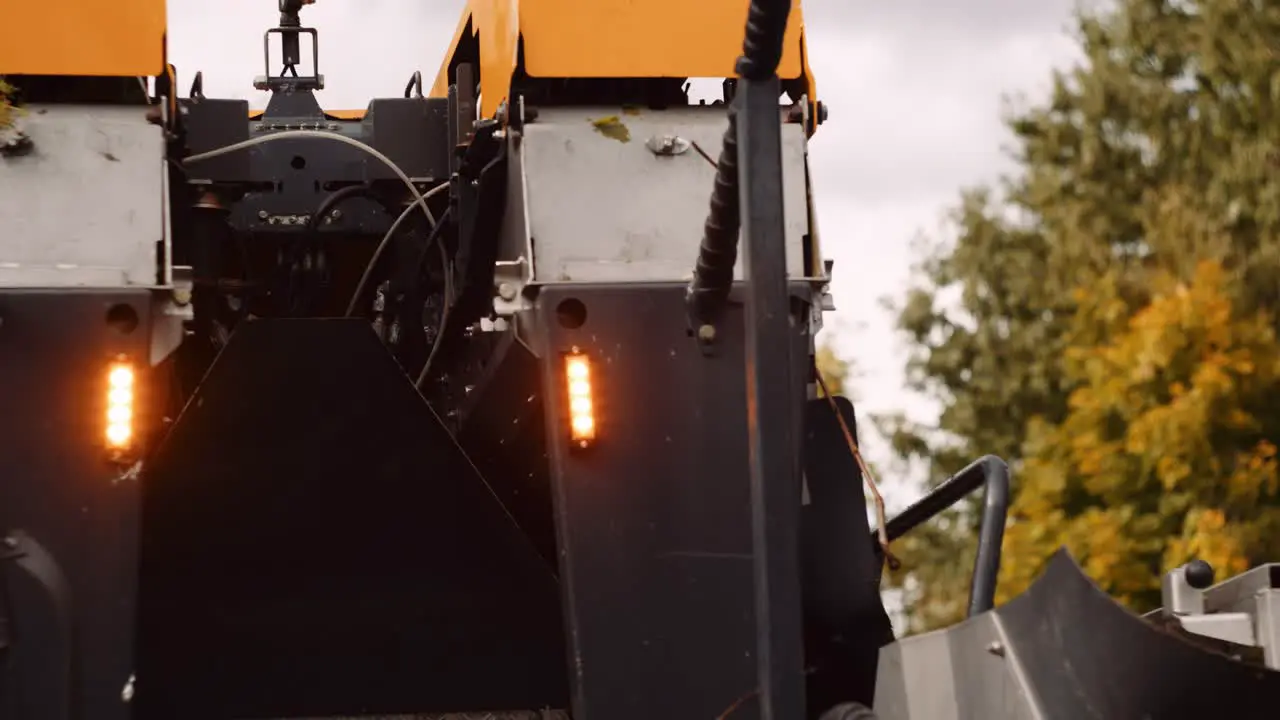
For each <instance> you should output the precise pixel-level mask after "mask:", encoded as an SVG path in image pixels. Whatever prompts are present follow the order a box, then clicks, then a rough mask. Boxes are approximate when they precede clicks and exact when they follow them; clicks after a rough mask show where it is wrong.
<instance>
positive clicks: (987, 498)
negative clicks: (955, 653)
mask: <svg viewBox="0 0 1280 720" xmlns="http://www.w3.org/2000/svg"><path fill="white" fill-rule="evenodd" d="M980 487H985V488H986V492H985V493H984V495H983V501H982V527H981V528H980V529H979V531H978V556H977V558H976V559H975V560H974V564H973V579H972V581H971V583H970V585H969V617H973V616H974V615H979V614H981V613H984V612H986V611H988V610H990V609H992V608H994V607H995V604H996V580H997V578H998V576H999V574H1000V546H1001V544H1002V543H1003V542H1004V526H1005V521H1006V520H1007V519H1008V517H1009V465H1008V463H1006V462H1005V461H1004V460H1001V459H1000V458H998V457H996V456H995V455H987V456H985V457H982V458H979V459H978V460H976V461H974V462H973V463H970V465H969V466H968V467H966V468H965V469H963V470H961V471H960V472H958V473H956V474H955V475H952V476H951V477H949V478H947V479H946V480H944V481H943V482H942V484H941V485H939V486H938V487H936V488H934V489H933V491H932V492H930V493H929V494H928V495H926V496H924V497H923V498H921V499H920V500H919V501H918V502H916V503H915V504H913V505H912V506H911V507H908V508H907V509H906V510H903V511H902V513H900V514H899V515H898V516H897V517H895V518H893V519H892V520H890V521H889V522H888V523H887V524H886V525H885V531H886V532H887V533H888V536H889V539H890V540H894V539H896V538H899V537H902V536H903V535H905V534H907V533H908V532H910V531H911V530H912V529H914V528H916V527H917V526H919V525H922V524H923V523H925V522H928V521H929V520H932V519H933V518H935V517H937V516H938V515H940V514H942V513H943V512H944V511H946V510H947V509H949V508H950V507H952V506H953V505H955V504H956V503H958V502H960V501H961V500H963V499H964V498H965V496H967V495H969V494H970V493H972V492H973V491H975V490H977V489H978V488H980ZM873 537H874V536H873Z"/></svg>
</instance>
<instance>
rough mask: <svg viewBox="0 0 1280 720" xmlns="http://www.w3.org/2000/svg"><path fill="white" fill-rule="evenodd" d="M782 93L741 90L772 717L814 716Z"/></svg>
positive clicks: (765, 676)
mask: <svg viewBox="0 0 1280 720" xmlns="http://www.w3.org/2000/svg"><path fill="white" fill-rule="evenodd" d="M780 95H781V85H780V83H779V81H778V78H777V76H776V74H775V75H772V76H770V77H769V78H767V79H763V80H752V79H747V78H743V79H742V81H741V82H740V83H739V86H738V92H737V102H738V103H739V106H738V164H739V168H740V169H739V173H740V174H739V198H740V201H741V205H740V207H741V208H742V210H741V213H742V215H741V216H742V235H743V239H744V241H745V244H746V252H745V253H744V255H743V271H744V275H745V277H746V294H747V297H746V341H747V342H746V354H747V357H746V370H747V373H746V374H747V426H748V432H749V438H748V450H749V453H750V467H751V523H752V545H753V551H754V557H755V620H756V661H757V667H758V677H759V682H760V706H761V717H762V718H763V719H764V720H794V719H795V718H801V717H804V716H805V692H804V671H803V665H804V641H803V624H802V618H801V608H800V571H799V520H800V482H799V468H800V463H799V445H798V443H797V441H798V438H797V437H796V436H795V431H794V428H795V426H796V422H795V421H796V418H795V417H794V416H793V407H794V403H793V398H792V396H791V393H792V383H791V373H792V363H791V354H790V353H791V350H790V342H789V336H790V334H791V320H790V316H791V302H790V299H789V298H788V294H787V266H786V250H785V245H784V242H783V239H784V237H785V231H786V225H785V217H784V212H783V196H782V114H781V112H782V111H781V109H780V108H779V105H778V97H779V96H780Z"/></svg>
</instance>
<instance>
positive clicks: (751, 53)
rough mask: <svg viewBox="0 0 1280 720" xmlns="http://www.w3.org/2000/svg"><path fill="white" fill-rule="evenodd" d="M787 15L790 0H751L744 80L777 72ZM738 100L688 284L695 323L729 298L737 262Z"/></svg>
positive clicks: (741, 61) (741, 63) (709, 318)
mask: <svg viewBox="0 0 1280 720" xmlns="http://www.w3.org/2000/svg"><path fill="white" fill-rule="evenodd" d="M790 14H791V0H752V2H751V6H750V9H749V10H748V11H747V32H746V38H745V39H744V40H743V42H742V57H740V58H738V63H737V71H738V75H739V76H740V77H741V78H743V79H744V80H766V79H768V78H769V77H771V76H772V75H773V74H774V73H776V72H777V71H778V63H779V62H781V61H782V42H783V37H784V36H785V35H786V31H787V18H788V16H790ZM737 112H738V111H737V106H736V103H733V102H730V103H729V106H728V114H729V127H728V128H727V129H726V130H725V132H724V140H723V143H722V145H721V148H720V157H719V159H718V160H717V162H716V179H715V186H714V188H713V190H712V192H711V209H710V210H709V211H708V213H707V220H706V222H705V223H704V225H703V229H702V245H701V246H700V247H699V248H698V261H697V265H696V266H695V267H694V271H693V283H692V285H691V286H690V288H689V303H690V311H691V314H692V316H693V319H694V320H695V321H696V322H697V323H698V324H710V323H713V322H714V321H715V320H716V319H717V317H718V316H719V314H720V311H721V310H722V309H723V308H724V305H725V303H726V302H727V301H728V299H729V290H730V288H731V287H732V286H733V268H734V266H735V265H736V264H737V262H738V234H739V231H740V229H741V224H742V219H741V208H740V207H739V201H738V120H737Z"/></svg>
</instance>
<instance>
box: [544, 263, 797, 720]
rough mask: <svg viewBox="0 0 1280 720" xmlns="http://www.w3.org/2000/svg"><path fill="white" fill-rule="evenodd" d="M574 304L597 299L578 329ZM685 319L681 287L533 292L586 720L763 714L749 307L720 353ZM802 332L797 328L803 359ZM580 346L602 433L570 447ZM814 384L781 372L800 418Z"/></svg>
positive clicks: (747, 718) (581, 719)
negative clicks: (573, 355)
mask: <svg viewBox="0 0 1280 720" xmlns="http://www.w3.org/2000/svg"><path fill="white" fill-rule="evenodd" d="M569 301H577V302H580V303H582V305H583V306H585V309H586V320H585V323H584V324H582V325H581V326H580V327H577V328H568V327H563V326H561V324H560V322H559V320H558V310H559V309H560V307H561V303H562V302H569ZM565 307H566V309H567V307H568V306H565ZM564 315H565V317H566V318H568V317H570V316H571V315H572V313H564ZM685 317H686V309H685V286H684V285H682V284H671V285H631V286H618V285H614V286H592V285H583V286H574V287H564V286H560V287H547V288H544V289H543V290H542V291H541V294H540V295H539V297H538V298H537V311H536V321H535V323H536V327H538V328H539V334H538V340H537V342H535V343H534V345H535V349H537V350H538V351H539V352H540V354H541V355H542V358H543V361H544V362H543V387H545V388H547V389H548V392H551V393H553V395H552V396H551V399H550V400H549V402H548V411H547V423H548V437H549V438H550V453H551V460H552V467H553V473H552V475H553V480H552V482H553V489H554V490H553V492H554V495H553V497H554V501H555V505H556V514H557V524H558V534H559V538H560V551H561V563H560V570H561V582H562V585H563V587H564V592H565V594H566V597H567V598H568V600H567V601H566V610H567V612H568V621H569V623H570V625H571V627H570V634H571V638H572V642H573V646H572V652H573V655H572V663H573V664H572V667H571V672H572V678H573V680H574V683H575V692H574V717H575V718H577V719H578V720H651V719H652V718H664V719H667V720H684V719H685V718H689V719H690V720H706V719H707V718H715V717H719V716H720V715H721V714H722V713H724V712H726V711H727V710H729V708H730V707H731V706H733V705H734V704H735V703H739V702H740V701H741V704H740V706H739V707H738V709H736V710H734V712H733V715H732V717H733V719H734V720H751V719H752V718H757V717H759V709H758V706H757V705H756V703H754V702H753V701H752V700H751V698H752V697H753V696H754V695H755V693H756V692H757V680H756V677H757V670H756V658H755V656H754V654H755V636H756V628H755V623H754V620H753V616H754V610H753V604H754V600H753V576H752V562H753V554H752V541H751V514H750V507H751V497H750V485H749V473H748V464H747V463H748V456H747V428H746V377H745V353H744V349H743V327H742V313H741V309H740V308H738V307H733V308H731V309H730V310H729V312H728V313H727V316H726V319H725V321H724V323H723V325H722V327H721V333H720V336H719V338H718V343H717V350H718V352H717V354H716V356H715V357H704V356H703V355H702V354H701V352H700V351H699V348H698V346H697V344H696V343H695V341H694V339H693V338H691V337H690V336H689V333H688V330H687V326H686V323H685ZM806 333H807V325H806V323H804V322H798V323H796V325H795V333H794V335H793V336H792V347H793V351H794V353H795V362H794V364H793V367H795V368H797V369H800V368H803V367H805V365H804V359H805V358H806V357H807V354H808V347H809V344H808V343H809V338H808V336H807V334H806ZM574 346H576V347H578V348H580V349H581V350H582V351H583V352H585V353H588V354H589V355H590V356H591V357H592V358H593V361H594V363H593V372H594V379H593V385H594V393H595V402H596V407H597V410H596V419H597V423H598V427H599V432H600V439H599V441H598V443H597V444H596V445H595V446H594V447H592V448H590V449H588V450H586V451H577V450H575V449H573V448H571V447H570V443H569V442H568V440H569V437H568V412H567V408H566V405H567V398H566V397H565V381H564V378H563V364H562V363H563V360H562V357H561V353H563V352H565V351H567V350H569V349H570V348H571V347H574ZM805 379H806V378H805V374H804V373H803V372H796V373H794V374H793V376H792V377H789V378H778V382H782V383H792V384H793V387H794V392H795V397H796V398H797V408H796V415H795V417H796V418H797V423H798V418H799V417H800V414H799V404H800V403H801V402H802V401H803V398H804V383H805ZM799 436H800V433H799V432H796V433H795V434H794V435H793V437H796V438H799ZM796 492H797V493H799V488H798V487H797V488H796Z"/></svg>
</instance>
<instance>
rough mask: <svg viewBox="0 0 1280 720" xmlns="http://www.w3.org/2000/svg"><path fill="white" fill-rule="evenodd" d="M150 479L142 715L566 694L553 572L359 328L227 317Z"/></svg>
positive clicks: (535, 699)
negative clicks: (222, 340) (225, 341)
mask: <svg viewBox="0 0 1280 720" xmlns="http://www.w3.org/2000/svg"><path fill="white" fill-rule="evenodd" d="M144 482H145V505H144V530H143V535H144V538H143V542H144V550H143V577H142V583H143V585H142V598H141V608H142V618H141V623H142V634H141V646H140V650H139V651H140V654H141V657H140V661H139V672H138V698H137V701H136V702H137V703H138V707H139V710H140V712H141V717H143V718H168V719H171V718H176V717H182V718H231V717H237V718H251V717H267V716H275V717H281V716H288V717H296V716H323V715H334V714H344V713H345V714H356V713H359V714H369V713H402V712H428V711H429V712H460V711H479V710H524V709H534V708H541V707H548V706H550V707H565V706H566V699H567V687H566V684H567V680H566V677H567V673H566V668H565V653H564V641H563V633H562V630H561V628H562V623H561V617H560V610H559V599H558V590H557V584H556V581H555V579H554V578H553V576H552V574H551V572H550V571H549V569H548V567H547V565H546V563H545V562H544V561H543V560H542V559H541V558H540V557H539V556H538V554H537V553H536V552H535V550H534V549H533V547H532V546H531V544H530V543H529V542H528V540H527V539H526V538H525V536H524V534H523V533H522V532H521V530H520V529H519V528H518V527H517V526H516V524H515V522H514V521H513V520H512V519H511V517H510V515H509V514H508V513H507V512H506V511H505V510H504V508H503V507H502V505H501V504H500V503H499V502H498V500H497V499H496V498H495V496H494V495H493V493H492V492H491V491H490V490H489V489H488V487H487V486H486V484H485V483H484V481H483V480H482V479H481V478H480V476H479V474H478V473H477V472H476V470H475V469H474V468H473V466H472V465H471V464H470V462H469V461H468V460H467V458H466V457H465V456H464V455H463V453H462V451H461V450H460V449H459V448H458V446H457V445H456V444H455V443H454V441H453V439H452V437H451V436H450V435H449V433H448V432H447V430H446V429H445V428H444V426H443V425H442V424H441V423H440V421H439V419H438V418H437V417H436V416H435V415H434V414H433V413H432V411H431V409H430V408H429V407H428V406H427V404H426V403H425V402H424V401H423V400H422V398H421V396H420V395H419V394H418V393H417V392H416V390H415V389H414V388H413V386H412V383H411V382H410V381H409V379H408V378H407V377H406V376H405V374H404V373H403V371H402V370H401V369H400V367H399V366H398V365H397V364H396V363H395V362H394V360H393V359H392V358H391V357H390V356H389V355H388V354H387V352H386V351H385V350H384V348H383V347H382V345H381V344H380V342H379V341H378V340H377V338H376V337H375V336H374V334H373V333H372V331H371V330H370V329H369V327H368V325H367V324H366V323H364V322H362V321H358V320H357V321H348V320H259V321H254V322H250V323H247V324H245V325H244V326H242V327H241V329H240V330H238V331H237V332H236V334H235V336H234V337H233V338H232V341H231V342H230V344H229V345H228V346H227V348H226V349H225V350H224V351H223V353H222V354H221V356H219V358H218V359H217V361H216V362H215V363H214V365H213V367H212V369H211V370H210V371H209V373H208V375H207V376H206V378H205V380H204V382H203V383H202V385H201V386H200V389H199V391H198V392H197V394H196V397H195V398H193V399H192V400H191V401H190V402H189V403H188V405H187V408H186V409H185V410H184V412H183V414H182V416H181V418H180V419H179V420H178V422H177V424H176V425H175V427H174V428H173V430H172V432H171V434H170V435H169V436H168V438H167V439H166V441H165V443H164V444H163V446H162V447H161V448H159V450H158V452H157V453H156V455H155V457H153V458H152V459H151V460H150V462H149V464H148V466H147V468H146V471H145V478H144Z"/></svg>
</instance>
